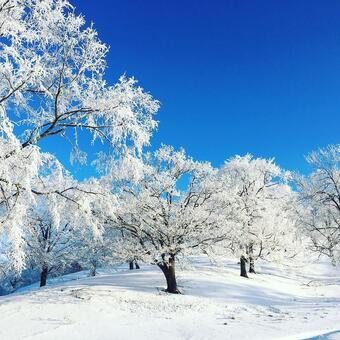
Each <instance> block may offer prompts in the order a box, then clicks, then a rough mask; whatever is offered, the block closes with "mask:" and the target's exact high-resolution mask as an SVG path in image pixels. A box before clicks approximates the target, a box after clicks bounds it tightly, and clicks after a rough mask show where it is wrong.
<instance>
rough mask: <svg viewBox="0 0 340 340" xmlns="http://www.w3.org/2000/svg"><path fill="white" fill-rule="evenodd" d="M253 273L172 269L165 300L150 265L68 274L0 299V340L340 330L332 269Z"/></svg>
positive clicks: (291, 335)
mask: <svg viewBox="0 0 340 340" xmlns="http://www.w3.org/2000/svg"><path fill="white" fill-rule="evenodd" d="M178 269H179V268H178ZM258 269H259V272H260V274H256V275H252V276H251V277H250V279H248V280H247V279H244V278H241V277H240V276H239V270H238V266H237V264H236V263H235V261H224V263H223V266H222V265H213V264H211V263H210V262H209V261H208V260H207V259H205V258H203V257H202V258H199V259H195V260H194V263H193V268H191V269H188V268H186V269H182V270H180V269H179V270H178V281H179V285H180V288H181V290H182V292H183V295H169V294H166V293H164V292H163V291H162V288H163V287H164V280H163V276H162V273H161V271H160V270H159V269H158V268H156V267H154V266H143V267H142V269H141V270H134V271H129V270H121V269H120V270H118V271H113V270H111V271H109V270H103V271H102V273H101V274H100V275H99V276H97V277H94V278H88V277H85V273H84V272H83V273H79V274H72V275H68V276H65V277H64V278H63V279H62V280H54V282H53V283H52V284H50V285H49V286H47V287H46V288H43V289H39V288H37V286H36V285H32V286H30V287H27V288H25V289H22V290H20V291H18V292H17V293H15V294H12V295H9V296H5V297H1V298H0V315H1V318H0V339H4V340H7V339H8V340H10V339H44V340H46V339H49V340H50V339H72V340H77V339H82V340H83V339H110V340H112V339H114V340H123V339H139V340H143V339H147V340H153V339H162V340H167V339H169V340H170V339H171V340H174V339H175V340H176V339H193V340H199V339H304V338H309V337H313V336H317V335H320V334H326V333H331V332H335V331H337V330H340V271H339V270H337V269H333V268H330V267H329V266H326V265H322V264H313V265H310V266H308V267H305V268H304V270H303V272H301V270H297V269H295V270H293V269H290V270H287V269H285V268H284V267H281V268H275V267H274V266H273V265H270V264H265V263H263V264H262V265H261V267H259V268H258ZM306 273H309V274H306ZM326 338H327V339H340V333H336V332H335V333H331V334H329V335H327V336H326V337H325V338H323V339H326ZM319 339H321V338H319Z"/></svg>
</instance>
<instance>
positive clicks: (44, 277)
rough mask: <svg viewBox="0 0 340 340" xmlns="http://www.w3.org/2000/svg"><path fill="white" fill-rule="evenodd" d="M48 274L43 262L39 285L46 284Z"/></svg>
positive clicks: (46, 266)
mask: <svg viewBox="0 0 340 340" xmlns="http://www.w3.org/2000/svg"><path fill="white" fill-rule="evenodd" d="M47 275H48V265H47V264H46V263H45V264H44V265H43V267H42V271H41V274H40V287H44V286H46V283H47Z"/></svg>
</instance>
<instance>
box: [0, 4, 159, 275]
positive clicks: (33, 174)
mask: <svg viewBox="0 0 340 340" xmlns="http://www.w3.org/2000/svg"><path fill="white" fill-rule="evenodd" d="M107 52H108V46H107V45H105V44H104V43H103V42H101V41H100V39H99V38H98V34H97V32H96V30H95V29H94V28H93V26H92V25H90V26H86V24H85V20H84V18H83V17H82V16H79V15H76V14H75V12H74V8H73V7H72V6H71V4H70V3H69V1H67V0H0V158H1V165H0V186H1V187H0V194H1V199H0V233H2V232H3V231H5V230H6V234H7V235H6V237H10V244H12V247H13V252H11V254H17V255H16V256H14V257H13V258H15V263H14V267H16V268H17V269H18V270H19V269H20V268H22V266H23V253H22V249H23V248H22V247H21V241H20V240H22V238H21V233H22V229H23V228H24V227H25V226H24V224H23V221H24V218H25V213H26V211H27V208H28V206H30V205H31V204H32V202H33V203H34V199H35V198H34V195H37V193H34V192H33V191H32V190H31V189H32V182H34V181H36V179H37V178H38V176H39V171H40V169H41V165H42V163H43V162H44V158H45V157H46V154H44V155H43V154H42V153H41V151H40V150H39V148H38V147H37V146H36V145H37V143H38V142H39V141H40V140H41V139H44V138H47V137H51V136H55V135H59V136H61V137H64V138H65V140H67V141H69V142H70V143H71V144H72V153H71V161H75V160H77V161H80V162H81V163H85V162H86V153H84V152H83V151H82V150H80V149H79V147H78V134H79V133H81V134H82V137H88V136H89V137H91V140H92V142H95V141H96V140H99V141H100V142H102V143H106V144H108V145H109V146H111V147H112V148H106V150H109V152H110V153H111V152H114V153H115V154H116V155H117V154H119V153H120V152H121V151H124V150H125V149H131V150H132V151H131V152H132V153H134V152H135V151H138V152H139V151H141V148H142V147H143V146H144V145H147V144H148V143H149V138H150V135H151V133H152V131H153V129H154V128H155V127H156V125H157V122H156V121H155V120H154V118H153V116H154V113H155V112H156V111H157V110H158V107H159V103H158V101H156V100H154V99H153V98H152V96H151V95H150V94H148V93H146V92H145V91H144V90H143V89H142V88H141V87H138V86H137V84H136V83H137V82H136V80H135V79H134V78H128V77H126V76H122V77H120V79H119V81H118V82H117V83H113V84H108V83H107V82H106V81H105V80H104V78H105V71H106V55H107ZM8 235H9V236H8Z"/></svg>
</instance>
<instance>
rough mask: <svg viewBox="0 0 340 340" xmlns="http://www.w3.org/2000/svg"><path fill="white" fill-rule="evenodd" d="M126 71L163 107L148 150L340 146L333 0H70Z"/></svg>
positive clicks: (288, 161) (278, 151) (204, 152)
mask: <svg viewBox="0 0 340 340" xmlns="http://www.w3.org/2000/svg"><path fill="white" fill-rule="evenodd" d="M72 3H73V4H74V5H75V6H76V9H77V12H78V13H83V14H84V15H85V16H86V19H87V21H93V22H94V24H95V27H96V29H97V30H98V31H99V34H100V37H101V39H102V40H103V41H105V42H107V43H108V44H109V45H110V46H111V50H110V54H109V59H108V63H109V69H108V73H109V74H110V78H111V79H112V80H115V79H117V78H118V76H119V75H120V74H122V73H124V72H126V73H127V74H128V75H133V76H135V77H136V78H137V79H138V80H139V81H140V84H141V85H142V86H143V87H144V88H145V89H146V90H148V91H150V92H151V93H152V94H153V95H154V96H155V97H156V98H157V99H159V100H160V101H161V103H162V107H161V110H160V111H159V114H158V115H157V119H158V120H159V121H160V126H159V130H158V131H157V132H155V134H154V137H153V140H152V142H153V146H154V147H157V146H159V145H160V143H162V142H163V143H167V144H172V145H174V146H175V147H179V146H183V147H184V148H185V149H186V150H187V151H188V153H189V154H191V155H192V156H193V157H194V158H196V159H199V160H209V161H211V162H212V163H213V164H214V165H219V164H221V163H222V162H223V161H224V160H225V159H226V158H228V157H230V156H232V155H234V154H245V153H247V152H250V153H253V154H254V155H256V156H263V157H275V158H276V160H277V162H278V164H280V165H281V166H283V167H285V168H288V169H293V170H300V171H302V172H305V171H306V163H305V160H304V157H303V155H305V154H306V153H308V152H309V151H311V150H313V149H315V148H317V147H319V146H325V145H327V144H330V143H340V138H339V137H340V20H339V18H340V1H338V0H327V1H322V0H319V1H313V0H305V1H304V0H299V1H296V0H285V1H274V0H267V1H260V0H242V1H239V0H233V1H232V0H219V1H218V0H210V1H208V0H206V1H200V0H124V1H122V0H120V1H116V0H96V1H93V0H77V1H72Z"/></svg>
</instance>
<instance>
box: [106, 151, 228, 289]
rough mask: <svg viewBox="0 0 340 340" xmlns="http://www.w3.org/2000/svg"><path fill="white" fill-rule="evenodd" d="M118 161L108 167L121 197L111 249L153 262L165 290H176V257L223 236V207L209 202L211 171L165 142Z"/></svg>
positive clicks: (208, 167) (211, 193)
mask: <svg viewBox="0 0 340 340" xmlns="http://www.w3.org/2000/svg"><path fill="white" fill-rule="evenodd" d="M123 163H124V161H122V162H118V164H117V163H116V164H112V163H111V165H110V167H109V170H110V174H111V176H112V177H115V178H114V182H115V184H114V186H117V185H119V192H118V195H119V202H120V207H119V209H118V210H117V211H116V216H115V220H113V221H111V223H112V225H113V226H114V227H116V228H121V229H122V230H123V231H124V237H122V238H121V240H120V241H119V242H116V245H115V249H116V252H117V254H118V255H120V256H121V258H125V259H126V260H129V261H130V260H131V258H135V259H139V260H142V261H144V262H147V263H151V264H156V265H158V267H159V268H160V269H161V270H162V272H163V273H164V275H165V278H166V281H167V289H166V290H167V291H168V292H169V293H177V292H178V288H177V282H176V275H175V262H176V258H177V257H178V256H181V255H182V256H186V255H188V254H191V253H193V252H195V251H197V252H200V250H201V249H203V248H204V247H207V246H209V245H211V244H212V243H214V242H217V241H219V240H220V239H221V237H222V235H219V231H220V229H219V225H220V223H223V220H224V217H223V216H222V214H221V212H222V210H223V207H222V206H218V205H214V206H213V205H212V204H210V200H211V198H212V196H213V195H214V186H213V181H211V180H210V178H211V176H213V174H214V173H215V171H214V169H213V168H212V167H211V165H210V164H209V163H205V162H197V161H194V160H193V159H192V158H190V157H188V156H187V155H186V154H185V152H184V150H183V149H181V150H179V151H175V150H174V149H173V148H172V147H170V146H162V147H161V148H160V149H159V150H157V151H155V152H154V153H153V154H151V153H148V154H146V155H145V157H144V158H143V160H140V161H139V163H137V162H136V161H134V162H132V163H131V160H127V161H125V163H124V164H125V166H122V164H123ZM127 164H130V167H129V166H127ZM132 164H133V165H132ZM132 166H133V167H134V168H135V171H132V172H131V171H130V170H131V167H132ZM129 168H130V170H129ZM124 169H125V172H123V171H124ZM117 174H118V176H117Z"/></svg>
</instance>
